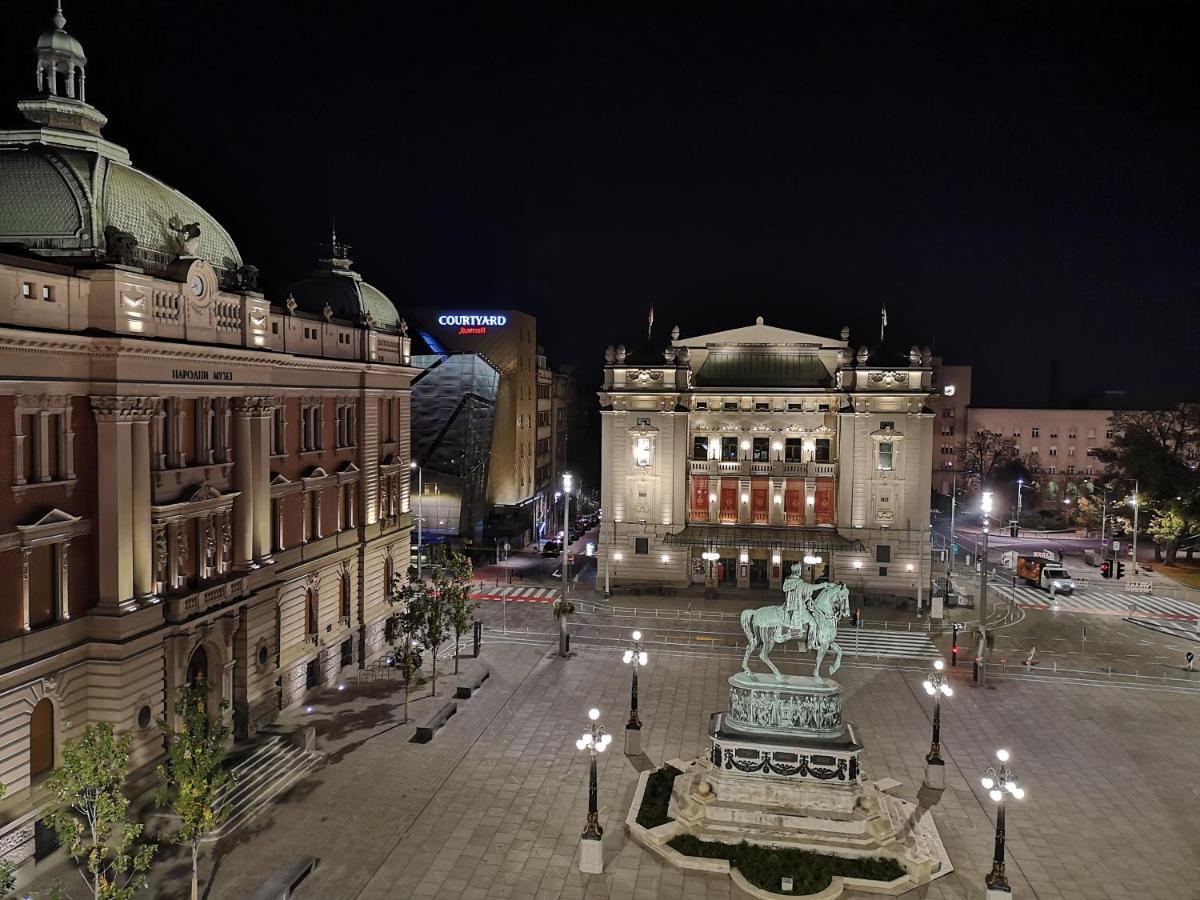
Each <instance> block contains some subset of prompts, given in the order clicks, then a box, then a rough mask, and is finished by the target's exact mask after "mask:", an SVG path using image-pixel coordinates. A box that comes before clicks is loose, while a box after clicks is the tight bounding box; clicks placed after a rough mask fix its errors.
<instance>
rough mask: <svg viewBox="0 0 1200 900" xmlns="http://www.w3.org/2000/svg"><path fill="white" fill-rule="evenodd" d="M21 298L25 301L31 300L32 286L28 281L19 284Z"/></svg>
mask: <svg viewBox="0 0 1200 900" xmlns="http://www.w3.org/2000/svg"><path fill="white" fill-rule="evenodd" d="M21 296H22V297H24V298H25V299H26V300H31V299H33V285H32V284H30V283H29V282H28V281H22V282H21Z"/></svg>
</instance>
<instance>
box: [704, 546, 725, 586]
mask: <svg viewBox="0 0 1200 900" xmlns="http://www.w3.org/2000/svg"><path fill="white" fill-rule="evenodd" d="M700 558H701V559H703V560H704V561H705V562H707V563H708V580H709V582H710V583H711V584H712V587H714V588H715V587H716V586H717V576H716V564H717V560H718V559H720V558H721V554H720V553H718V552H717V551H716V550H715V549H713V542H712V541H709V542H708V549H707V550H705V551H704V552H703V553H701V554H700Z"/></svg>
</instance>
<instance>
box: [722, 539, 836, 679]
mask: <svg viewBox="0 0 1200 900" xmlns="http://www.w3.org/2000/svg"><path fill="white" fill-rule="evenodd" d="M800 571H801V569H800V564H799V563H796V564H794V565H793V566H792V572H791V574H790V575H789V576H788V577H787V578H786V579H784V582H783V591H784V594H785V595H786V599H785V601H784V603H783V605H782V606H762V607H759V608H758V609H748V610H746V611H745V612H743V613H742V620H741V621H742V630H743V631H744V632H746V641H747V643H746V655H745V656H744V657H742V671H743V672H745V673H746V674H747V675H750V674H751V672H750V654H751V653H753V652H754V650H755V649H756V648H758V647H760V646H761V648H762V650H761V652H760V653H759V658H760V659H761V660H762V661H763V662H764V663H766V664H767V667H768V668H770V670H771V671H772V672H774V673H775V678H776V679H777V680H779V681H783V680H784V675H783V673H782V672H780V671H779V669H778V668H776V666H775V663H773V662H771V651H772V650H773V649H774V648H775V645H776V644H782V643H783V642H784V641H799V642H800V648H801V649H802V650H807V649H809V648H811V649H814V650H816V651H817V664H816V667H815V668H814V669H813V678H814V680H816V681H817V682H820V681H821V660H823V659H824V658H825V653H826V652H827V651H828V650H830V649H831V648H832V649H833V650H834V651H835V652H836V653H837V658H836V659H835V660H834V661H833V665H831V666H830V667H829V674H830V675H832V674H834V673H835V672H836V671H837V670H838V668H840V667H841V665H842V648H841V647H839V646H838V645H837V642H836V641H834V638H836V637H837V623H838V620H839V619H843V618H849V616H850V590H849V588H847V587H846V585H844V584H841V583H836V584H835V583H825V584H809V583H808V582H807V581H805V580H804V579H803V578H802V577H801V575H800Z"/></svg>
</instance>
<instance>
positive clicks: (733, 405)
mask: <svg viewBox="0 0 1200 900" xmlns="http://www.w3.org/2000/svg"><path fill="white" fill-rule="evenodd" d="M724 408H725V412H737V408H738V404H737V401H736V400H726V401H725V407H724Z"/></svg>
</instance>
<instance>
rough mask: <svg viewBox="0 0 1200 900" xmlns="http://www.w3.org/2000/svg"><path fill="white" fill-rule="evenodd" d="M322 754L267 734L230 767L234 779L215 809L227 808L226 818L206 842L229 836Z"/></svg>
mask: <svg viewBox="0 0 1200 900" xmlns="http://www.w3.org/2000/svg"><path fill="white" fill-rule="evenodd" d="M324 758H325V756H324V754H322V753H313V752H309V751H307V750H301V749H300V748H298V747H296V746H294V745H292V744H291V743H289V742H288V741H287V739H286V738H284V737H281V736H280V735H271V736H270V737H268V738H267V739H266V740H264V741H263V742H262V743H260V744H259V745H258V746H257V747H255V748H254V750H253V751H252V752H251V753H250V754H249V755H248V756H246V757H245V758H244V759H242V760H240V761H239V762H237V763H235V764H234V766H233V767H232V769H231V771H232V772H233V776H234V778H235V779H236V781H235V783H234V785H233V786H232V788H229V789H227V790H225V791H223V792H222V793H221V795H220V796H219V797H218V799H217V802H216V807H217V809H219V810H220V809H228V810H229V815H228V818H226V819H225V821H224V822H222V823H221V826H220V827H219V828H217V829H216V830H215V831H213V832H212V833H211V834H209V835H208V836H207V837H206V838H205V839H204V840H205V843H213V842H215V841H218V840H220V839H221V838H224V837H228V836H229V835H230V834H232V833H233V832H234V831H236V830H237V829H238V828H240V827H241V826H243V825H245V824H246V823H247V822H249V821H250V820H251V819H253V818H254V817H255V816H256V815H258V814H259V813H260V812H262V811H263V810H264V809H266V808H267V807H268V806H270V805H271V803H272V802H273V801H274V800H275V798H277V797H278V796H280V795H281V794H282V793H283V792H284V791H286V790H287V789H288V788H290V787H291V786H292V785H293V784H295V783H296V782H297V781H300V780H301V779H302V778H304V777H305V776H307V775H308V774H309V773H310V772H312V771H313V770H314V769H315V768H317V766H319V765H320V764H321V762H322V761H323V760H324Z"/></svg>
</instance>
